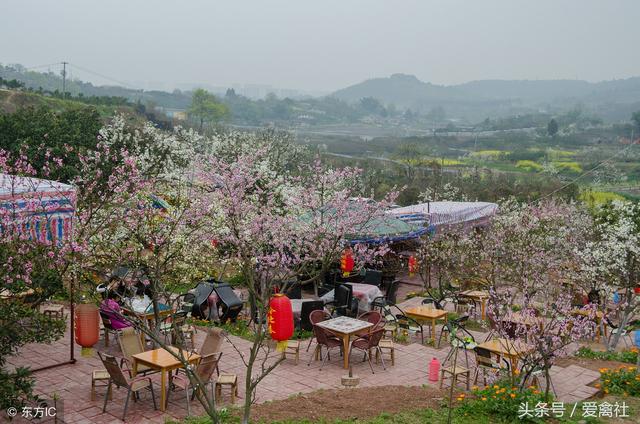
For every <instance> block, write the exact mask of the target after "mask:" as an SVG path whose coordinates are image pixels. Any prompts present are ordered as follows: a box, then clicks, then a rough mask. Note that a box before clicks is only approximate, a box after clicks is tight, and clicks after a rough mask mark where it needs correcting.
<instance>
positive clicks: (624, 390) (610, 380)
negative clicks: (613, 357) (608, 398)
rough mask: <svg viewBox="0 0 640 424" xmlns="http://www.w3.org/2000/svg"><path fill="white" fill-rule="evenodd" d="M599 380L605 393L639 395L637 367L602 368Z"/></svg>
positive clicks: (639, 376)
mask: <svg viewBox="0 0 640 424" xmlns="http://www.w3.org/2000/svg"><path fill="white" fill-rule="evenodd" d="M600 381H601V387H602V391H603V392H604V393H605V394H608V393H612V394H619V395H625V396H627V395H628V396H640V373H639V372H638V368H637V367H619V368H615V369H609V368H602V369H600Z"/></svg>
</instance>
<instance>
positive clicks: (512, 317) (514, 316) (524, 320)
mask: <svg viewBox="0 0 640 424" xmlns="http://www.w3.org/2000/svg"><path fill="white" fill-rule="evenodd" d="M501 321H508V322H512V323H514V324H517V325H523V326H526V327H528V328H531V327H539V328H540V331H542V330H543V329H544V319H543V318H541V317H533V316H529V315H523V314H522V313H520V312H513V313H511V314H507V315H506V317H505V318H502V319H501Z"/></svg>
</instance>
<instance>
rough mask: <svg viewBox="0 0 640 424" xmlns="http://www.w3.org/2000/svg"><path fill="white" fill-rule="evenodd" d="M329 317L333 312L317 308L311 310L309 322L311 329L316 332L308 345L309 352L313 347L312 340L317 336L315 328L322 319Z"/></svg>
mask: <svg viewBox="0 0 640 424" xmlns="http://www.w3.org/2000/svg"><path fill="white" fill-rule="evenodd" d="M302 305H303V306H304V303H303V304H302ZM328 319H331V314H329V313H328V312H326V311H325V310H324V309H316V310H313V311H311V313H309V322H310V323H311V330H312V331H314V333H313V337H311V339H309V344H308V345H307V352H309V348H310V347H311V342H313V341H314V340H315V338H316V333H315V330H314V328H315V326H316V324H317V323H319V322H321V321H326V320H328Z"/></svg>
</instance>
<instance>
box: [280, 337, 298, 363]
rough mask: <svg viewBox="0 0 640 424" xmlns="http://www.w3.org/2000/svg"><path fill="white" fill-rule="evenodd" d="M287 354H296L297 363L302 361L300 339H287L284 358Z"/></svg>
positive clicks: (283, 353)
mask: <svg viewBox="0 0 640 424" xmlns="http://www.w3.org/2000/svg"><path fill="white" fill-rule="evenodd" d="M287 355H294V356H295V358H296V365H298V362H299V361H300V340H287V347H286V348H285V350H284V352H282V359H286V358H287Z"/></svg>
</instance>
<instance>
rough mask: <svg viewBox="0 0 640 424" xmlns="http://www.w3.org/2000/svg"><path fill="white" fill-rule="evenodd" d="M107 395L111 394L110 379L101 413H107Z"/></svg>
mask: <svg viewBox="0 0 640 424" xmlns="http://www.w3.org/2000/svg"><path fill="white" fill-rule="evenodd" d="M93 334H95V333H93ZM109 394H111V379H109V385H108V386H107V395H106V396H105V397H104V405H103V406H102V412H106V411H107V400H109Z"/></svg>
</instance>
